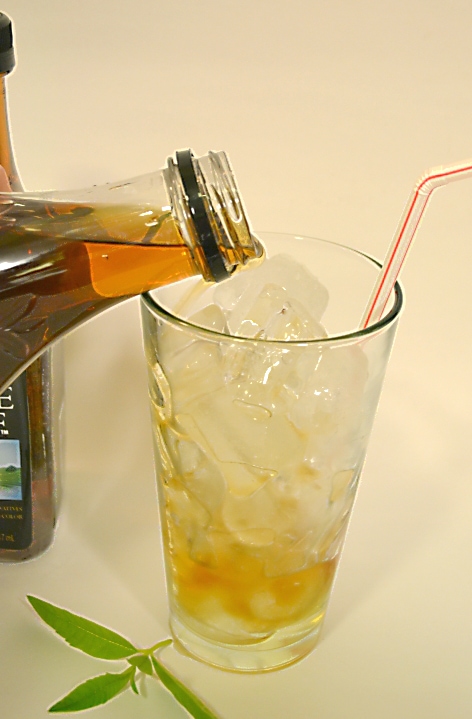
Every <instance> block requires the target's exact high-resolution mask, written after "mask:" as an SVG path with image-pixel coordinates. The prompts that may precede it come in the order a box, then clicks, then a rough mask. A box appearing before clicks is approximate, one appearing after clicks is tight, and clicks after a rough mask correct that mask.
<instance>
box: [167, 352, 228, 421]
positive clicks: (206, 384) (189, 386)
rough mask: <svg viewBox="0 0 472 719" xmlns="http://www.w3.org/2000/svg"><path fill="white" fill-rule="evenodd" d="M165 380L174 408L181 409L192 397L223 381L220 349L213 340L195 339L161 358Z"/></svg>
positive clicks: (211, 390)
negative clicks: (169, 389)
mask: <svg viewBox="0 0 472 719" xmlns="http://www.w3.org/2000/svg"><path fill="white" fill-rule="evenodd" d="M162 365H163V367H164V370H165V374H166V377H167V380H168V382H169V385H170V388H171V393H172V398H173V403H174V411H175V412H176V413H179V412H182V411H184V409H185V407H186V406H187V405H188V404H189V402H192V400H193V399H195V397H199V396H200V395H202V394H209V393H211V392H214V391H215V390H217V389H219V388H220V387H222V386H223V385H224V375H223V365H222V362H221V351H220V347H219V344H218V342H217V341H211V340H209V339H207V340H196V341H195V342H192V343H191V344H189V345H188V346H187V347H185V348H184V349H182V350H181V351H180V352H177V353H175V354H173V355H172V356H170V357H167V356H165V358H163V360H162Z"/></svg>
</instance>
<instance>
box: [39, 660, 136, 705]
mask: <svg viewBox="0 0 472 719" xmlns="http://www.w3.org/2000/svg"><path fill="white" fill-rule="evenodd" d="M134 671H135V669H134V667H130V668H129V669H126V671H124V672H122V673H121V674H109V673H108V672H107V673H106V674H100V676H98V677H93V679H88V680H87V681H86V682H83V684H79V685H78V686H77V687H75V689H73V690H72V691H71V692H70V693H69V694H67V696H65V697H63V698H62V699H59V701H58V702H56V703H55V704H53V705H52V706H51V707H49V709H48V711H50V712H53V713H56V712H57V713H59V712H80V711H82V710H83V709H90V708H91V707H97V706H99V705H100V704H105V702H108V701H110V699H113V697H116V695H117V694H119V693H120V692H121V691H123V689H125V687H126V686H127V685H128V684H129V682H130V680H131V679H132V677H133V673H134Z"/></svg>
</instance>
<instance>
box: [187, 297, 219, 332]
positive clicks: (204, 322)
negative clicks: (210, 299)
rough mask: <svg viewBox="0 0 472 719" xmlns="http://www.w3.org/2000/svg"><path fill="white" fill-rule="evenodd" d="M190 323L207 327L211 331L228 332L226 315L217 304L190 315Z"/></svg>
mask: <svg viewBox="0 0 472 719" xmlns="http://www.w3.org/2000/svg"><path fill="white" fill-rule="evenodd" d="M188 321H189V322H191V323H192V324H195V325H198V326H199V327H206V328H207V329H209V330H215V332H226V333H227V330H228V328H227V325H226V315H225V314H224V312H223V310H222V309H221V307H219V306H218V305H215V304H210V305H207V306H206V307H203V309H201V310H199V311H198V312H195V313H194V314H193V315H190V317H189V318H188Z"/></svg>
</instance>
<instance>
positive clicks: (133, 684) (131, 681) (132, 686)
mask: <svg viewBox="0 0 472 719" xmlns="http://www.w3.org/2000/svg"><path fill="white" fill-rule="evenodd" d="M129 683H130V686H131V689H132V690H133V691H134V693H135V694H139V689H138V687H137V686H136V682H135V680H134V674H133V676H132V677H131V679H130V681H129Z"/></svg>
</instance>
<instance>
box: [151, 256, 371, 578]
mask: <svg viewBox="0 0 472 719" xmlns="http://www.w3.org/2000/svg"><path fill="white" fill-rule="evenodd" d="M327 304H328V292H327V290H326V289H325V288H324V287H323V286H322V285H321V284H320V282H319V281H318V280H317V279H316V278H315V277H313V276H312V275H311V273H309V272H308V270H307V269H306V268H305V267H304V266H303V265H301V264H299V263H298V262H296V261H295V260H294V259H292V258H291V257H289V256H286V255H277V256H275V257H273V258H270V259H268V260H266V261H265V262H264V263H263V264H262V265H261V266H260V267H258V268H256V269H253V270H251V271H248V272H246V273H241V274H239V275H237V276H236V277H234V278H233V279H231V280H229V281H227V282H224V283H222V284H221V285H219V286H218V287H217V288H216V290H215V292H214V294H213V298H212V301H211V303H209V304H207V305H206V306H204V307H203V308H202V309H199V310H198V312H197V313H196V314H194V315H192V316H190V317H189V320H190V322H191V323H193V324H195V325H198V326H199V327H203V328H207V329H208V330H210V332H208V331H206V330H201V331H191V330H187V329H185V328H184V327H182V326H169V325H164V326H162V327H161V328H160V330H159V332H160V337H159V364H160V366H159V365H157V366H156V375H155V379H156V382H157V384H158V385H159V392H160V395H161V396H162V398H163V399H162V401H161V405H163V409H162V407H161V420H160V429H159V432H160V437H161V438H160V440H159V442H160V445H161V451H163V452H164V453H165V454H166V459H165V461H164V462H163V469H162V471H163V472H164V473H167V474H168V478H167V480H166V482H167V490H166V491H167V492H168V497H169V502H170V505H172V507H173V509H172V513H173V516H174V518H176V519H177V521H178V522H179V523H180V526H181V527H183V526H185V532H186V542H187V545H188V547H190V550H189V551H190V553H191V555H192V557H193V558H194V559H195V560H198V558H199V557H200V560H201V561H202V562H204V563H205V562H206V563H208V562H209V563H211V561H213V560H212V557H213V558H214V557H215V551H216V550H215V547H214V546H212V536H215V533H216V534H218V536H219V541H221V536H223V535H225V536H226V535H227V536H228V537H229V538H230V540H231V542H237V543H239V544H240V545H241V546H246V547H247V548H248V550H251V551H258V552H260V551H262V550H263V551H264V552H265V555H264V556H265V560H264V561H265V568H266V570H265V571H266V572H267V574H268V576H278V575H281V574H284V573H287V572H295V571H298V570H299V569H302V568H303V567H306V566H309V565H310V563H314V562H319V561H324V560H326V559H329V558H331V557H332V556H334V554H335V553H336V552H337V550H338V548H339V543H340V542H341V540H342V535H343V532H344V527H345V519H346V516H347V514H348V513H349V509H350V506H351V504H352V498H353V494H354V488H355V484H356V482H357V477H358V472H359V468H360V464H361V462H362V458H363V453H364V450H365V446H364V445H365V434H366V432H365V431H364V428H363V427H362V402H363V401H364V400H363V397H364V387H365V383H366V379H367V359H366V357H365V355H364V353H363V351H362V349H361V348H360V347H359V345H356V344H354V343H349V342H346V343H344V344H343V345H342V346H336V347H335V346H334V344H332V343H331V342H330V341H329V340H328V339H327V333H326V330H325V329H324V327H323V325H322V317H323V313H324V311H325V309H326V306H327ZM241 338H246V339H244V340H243V339H241ZM248 338H249V339H248ZM314 339H318V340H320V339H322V340H323V339H324V341H322V342H313V341H312V340H314ZM228 541H229V540H228ZM200 560H199V561H200Z"/></svg>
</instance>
